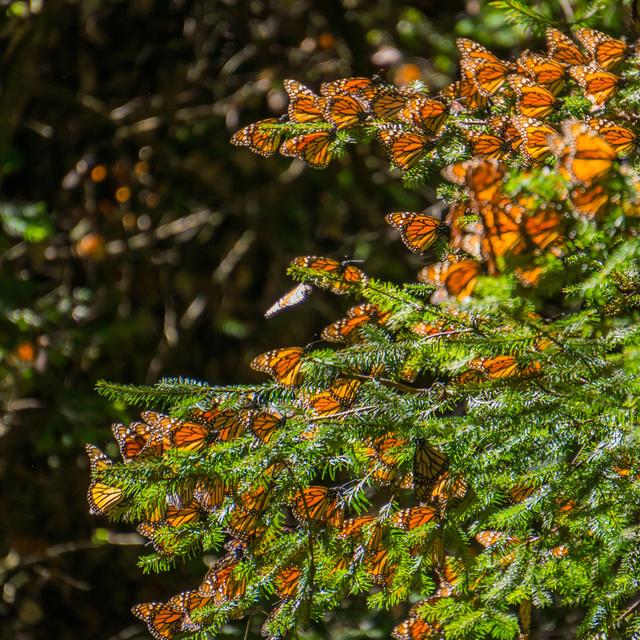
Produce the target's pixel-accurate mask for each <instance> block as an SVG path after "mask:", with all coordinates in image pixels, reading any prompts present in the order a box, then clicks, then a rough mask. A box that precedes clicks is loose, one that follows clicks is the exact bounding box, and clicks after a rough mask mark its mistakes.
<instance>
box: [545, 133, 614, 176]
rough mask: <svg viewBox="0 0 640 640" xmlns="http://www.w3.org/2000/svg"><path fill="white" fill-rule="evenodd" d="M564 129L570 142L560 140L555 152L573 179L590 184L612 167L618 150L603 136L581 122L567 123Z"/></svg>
mask: <svg viewBox="0 0 640 640" xmlns="http://www.w3.org/2000/svg"><path fill="white" fill-rule="evenodd" d="M563 129H564V134H565V139H566V140H567V142H568V144H566V146H565V144H564V143H563V142H560V143H559V144H557V145H556V149H555V150H554V152H555V153H556V155H558V156H559V157H560V158H561V160H562V161H563V165H564V167H565V169H566V170H567V171H568V172H569V175H570V176H571V178H572V179H573V180H575V181H577V182H580V183H581V184H586V185H589V184H591V182H593V181H594V180H596V179H597V178H600V177H602V176H603V175H605V174H606V173H607V172H608V171H609V170H610V169H611V167H612V164H613V161H614V160H615V159H616V152H615V149H614V148H613V147H612V146H611V145H610V144H609V143H608V142H607V141H606V140H605V139H604V138H603V137H601V136H599V135H598V134H596V133H594V132H593V131H592V130H591V129H590V128H589V127H588V126H587V125H585V124H582V123H580V122H573V123H571V122H570V123H567V124H566V125H565V126H564V127H563Z"/></svg>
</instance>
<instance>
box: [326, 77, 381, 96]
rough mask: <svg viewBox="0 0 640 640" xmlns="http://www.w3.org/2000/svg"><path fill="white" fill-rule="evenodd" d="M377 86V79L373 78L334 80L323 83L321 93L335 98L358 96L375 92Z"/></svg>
mask: <svg viewBox="0 0 640 640" xmlns="http://www.w3.org/2000/svg"><path fill="white" fill-rule="evenodd" d="M376 84H377V83H376V82H375V79H372V78H363V77H355V78H341V79H339V80H332V81H331V82H323V83H322V84H321V85H320V93H321V94H322V95H323V96H335V95H338V94H341V93H347V94H356V95H357V94H359V93H362V92H368V91H371V90H375V88H376Z"/></svg>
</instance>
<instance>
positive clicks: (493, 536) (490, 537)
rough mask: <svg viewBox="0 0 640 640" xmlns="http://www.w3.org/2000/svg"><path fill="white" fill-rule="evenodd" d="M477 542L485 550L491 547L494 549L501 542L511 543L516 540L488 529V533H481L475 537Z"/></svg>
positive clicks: (500, 532) (501, 532)
mask: <svg viewBox="0 0 640 640" xmlns="http://www.w3.org/2000/svg"><path fill="white" fill-rule="evenodd" d="M475 539H476V542H478V543H479V544H481V545H482V546H483V547H484V548H485V549H488V548H489V547H493V546H494V545H495V544H497V543H498V542H500V541H505V542H511V541H513V540H514V538H513V537H511V536H508V535H507V534H506V533H504V532H503V531H493V530H491V529H488V530H486V531H479V532H478V533H476V535H475Z"/></svg>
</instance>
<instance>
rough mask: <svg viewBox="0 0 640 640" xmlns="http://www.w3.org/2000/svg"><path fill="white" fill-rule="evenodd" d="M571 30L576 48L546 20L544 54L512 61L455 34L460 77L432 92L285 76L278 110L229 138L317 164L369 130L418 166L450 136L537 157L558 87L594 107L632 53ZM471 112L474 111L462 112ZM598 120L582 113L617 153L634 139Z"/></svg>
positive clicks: (486, 152) (483, 149) (434, 156)
mask: <svg viewBox="0 0 640 640" xmlns="http://www.w3.org/2000/svg"><path fill="white" fill-rule="evenodd" d="M575 35H576V38H577V39H578V41H579V42H580V44H581V45H582V47H583V48H580V47H579V46H578V45H577V44H576V43H575V42H573V40H571V39H570V38H569V37H568V36H566V35H564V34H563V33H562V32H561V31H559V30H557V29H554V28H551V27H550V28H548V29H547V32H546V38H547V53H546V55H543V54H537V53H532V52H530V51H525V52H524V53H523V54H522V55H521V56H520V57H519V58H518V59H517V60H515V61H513V62H511V61H504V60H500V59H499V58H497V57H496V56H495V55H493V54H492V53H491V52H490V51H488V50H487V49H485V48H484V47H482V46H481V45H479V44H478V43H476V42H473V41H472V40H468V39H466V38H459V39H458V41H457V45H458V49H459V51H460V56H461V79H460V80H459V81H457V82H455V83H453V84H451V85H449V86H447V87H445V88H444V89H442V90H441V91H440V92H439V93H438V94H436V95H433V96H432V95H429V94H427V93H425V92H424V91H423V90H422V89H421V88H419V87H417V88H398V87H395V86H393V85H390V84H387V83H385V82H383V81H382V79H381V78H379V77H377V76H374V77H373V78H365V77H353V78H343V79H341V80H335V81H333V82H325V83H324V84H322V85H321V87H320V93H319V95H318V94H316V93H314V92H313V91H312V90H311V89H309V88H308V87H306V86H304V85H303V84H301V83H300V82H298V81H296V80H285V82H284V86H285V90H286V92H287V94H288V96H289V106H288V110H287V113H286V114H285V115H283V116H282V118H280V119H277V118H270V119H266V120H261V121H259V122H256V123H253V124H250V125H248V126H246V127H244V128H243V129H241V130H240V131H238V132H237V133H235V134H234V136H233V137H232V139H231V142H232V143H233V144H235V145H239V146H246V147H248V148H249V149H250V150H251V151H253V152H254V153H258V154H260V155H263V156H271V155H273V154H274V153H276V152H279V153H280V154H281V155H283V156H287V157H294V158H299V159H301V160H303V161H304V162H305V163H306V164H307V165H308V166H310V167H313V168H317V169H321V168H324V167H326V166H327V165H328V164H329V162H330V161H331V159H332V157H333V156H334V155H335V154H336V153H337V152H338V150H339V148H341V147H343V146H344V144H345V143H346V142H348V141H353V139H354V137H355V138H357V137H358V136H361V135H364V136H368V137H374V138H376V139H378V140H379V141H380V142H381V143H382V145H383V146H384V148H385V149H386V150H387V153H388V155H389V159H390V161H391V163H392V164H393V165H394V166H396V167H398V168H400V169H402V170H404V171H408V170H410V169H412V168H413V167H415V166H416V165H418V164H419V163H420V164H422V162H421V161H422V160H423V159H424V161H425V167H426V166H433V165H438V163H439V162H440V158H441V156H442V153H441V150H442V147H443V146H444V145H446V144H447V143H448V142H449V141H450V140H451V138H452V137H454V138H457V139H459V141H460V142H461V143H462V144H464V145H465V146H466V147H467V149H468V152H469V153H470V154H471V155H473V156H485V157H489V158H504V157H507V156H514V157H517V158H519V159H521V161H523V162H525V163H528V164H536V163H540V162H542V161H544V160H545V158H546V157H547V155H548V154H549V153H550V148H549V144H548V138H549V137H550V136H553V135H554V134H555V133H556V131H555V129H554V128H553V127H552V126H551V125H549V124H547V120H548V119H549V118H552V119H553V120H554V121H556V118H557V114H558V113H561V112H562V101H563V95H562V91H563V89H564V88H567V87H569V88H571V86H572V85H573V86H575V85H577V86H579V87H580V89H581V90H582V92H583V95H584V97H585V98H586V100H588V101H589V103H590V105H591V109H592V111H597V112H599V113H600V112H602V111H603V110H604V109H606V107H607V105H608V103H609V101H610V100H611V98H612V97H613V96H614V94H615V93H616V90H617V89H618V87H619V85H620V84H621V83H622V81H623V78H621V77H620V76H618V75H616V74H615V73H613V71H615V70H616V69H617V67H618V66H619V65H620V64H621V63H622V62H624V61H625V59H627V58H634V57H635V52H634V51H633V50H632V48H631V47H629V46H628V45H627V44H626V43H625V42H624V41H623V40H618V39H615V38H612V37H610V36H607V35H605V34H604V33H601V32H599V31H595V30H593V29H589V28H586V27H585V28H581V29H578V30H577V31H576V33H575ZM568 81H569V82H568ZM478 115H481V116H482V117H481V118H479V119H478V118H477V119H475V120H470V118H469V117H470V116H478ZM598 120H599V118H592V119H591V120H590V122H589V125H590V126H592V127H594V128H595V130H596V131H601V132H602V135H603V137H605V139H607V138H608V142H609V143H610V144H613V145H614V147H616V149H617V151H618V152H619V153H626V152H628V151H629V150H630V149H631V148H632V147H633V146H634V144H635V134H634V133H632V132H631V130H629V129H628V128H626V127H623V126H621V125H615V126H614V125H613V123H607V122H606V120H605V122H604V123H603V125H600V124H599V123H598ZM611 127H613V128H611ZM342 132H348V133H349V134H350V135H341V133H342Z"/></svg>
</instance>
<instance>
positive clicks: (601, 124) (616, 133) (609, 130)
mask: <svg viewBox="0 0 640 640" xmlns="http://www.w3.org/2000/svg"><path fill="white" fill-rule="evenodd" d="M587 124H588V125H589V126H590V127H591V128H592V129H593V130H594V131H595V132H596V133H597V134H599V135H600V136H602V137H603V138H604V139H605V140H606V141H607V142H608V143H609V144H610V145H611V146H612V147H613V148H614V149H615V150H616V153H617V154H618V155H624V154H626V153H628V152H629V151H631V150H632V149H633V147H634V145H635V143H636V139H637V135H636V134H635V132H633V131H631V129H627V128H626V127H621V126H620V125H618V124H616V123H615V122H611V120H604V119H603V118H592V119H591V120H589V122H588V123H587Z"/></svg>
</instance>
